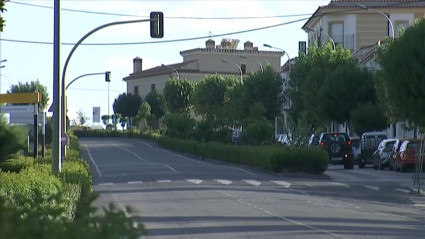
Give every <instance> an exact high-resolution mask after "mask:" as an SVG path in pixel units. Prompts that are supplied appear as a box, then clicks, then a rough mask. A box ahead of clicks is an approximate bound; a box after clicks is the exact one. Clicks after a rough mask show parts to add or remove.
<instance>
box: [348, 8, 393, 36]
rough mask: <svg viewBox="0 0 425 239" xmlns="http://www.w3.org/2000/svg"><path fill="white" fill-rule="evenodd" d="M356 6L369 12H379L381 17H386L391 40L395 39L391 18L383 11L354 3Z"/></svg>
mask: <svg viewBox="0 0 425 239" xmlns="http://www.w3.org/2000/svg"><path fill="white" fill-rule="evenodd" d="M356 6H358V7H359V8H361V9H364V10H366V11H370V12H375V13H378V14H381V15H382V16H383V17H385V18H386V19H387V21H388V23H389V24H390V26H391V30H392V35H393V36H392V38H393V40H394V39H395V35H394V34H395V31H394V25H393V22H392V21H391V19H390V18H389V17H388V16H387V15H386V14H385V13H383V12H380V11H377V10H375V9H372V8H368V7H366V6H365V5H362V4H356Z"/></svg>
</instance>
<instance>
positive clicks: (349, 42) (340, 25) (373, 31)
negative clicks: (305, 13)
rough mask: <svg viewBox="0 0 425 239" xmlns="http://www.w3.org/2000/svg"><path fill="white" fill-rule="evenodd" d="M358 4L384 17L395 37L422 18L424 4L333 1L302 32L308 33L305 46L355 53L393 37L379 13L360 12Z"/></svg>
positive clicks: (397, 0) (393, 0)
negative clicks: (331, 45) (323, 45)
mask: <svg viewBox="0 0 425 239" xmlns="http://www.w3.org/2000/svg"><path fill="white" fill-rule="evenodd" d="M357 4H362V5H363V6H365V7H368V8H373V9H374V10H377V11H380V12H383V13H385V14H386V15H387V16H388V17H389V18H390V19H391V22H392V24H393V26H394V33H395V34H394V35H395V37H396V38H397V37H399V35H400V29H401V28H407V27H409V26H411V25H412V24H413V23H414V21H415V19H422V18H424V16H425V1H408V0H381V1H364V0H357V1H355V0H333V1H330V3H329V4H328V5H325V6H321V7H318V8H317V10H316V12H315V13H314V14H313V15H312V16H311V17H310V19H309V20H308V21H307V22H306V23H305V24H304V26H303V27H302V29H303V30H304V31H305V32H307V33H308V46H311V45H312V43H313V42H322V43H325V42H328V41H329V40H330V38H332V40H333V41H334V42H335V44H336V45H338V44H342V45H343V46H344V48H345V49H349V50H352V51H353V52H357V51H358V50H360V49H362V48H363V47H366V46H369V45H371V44H375V43H376V42H377V41H378V40H381V39H385V37H386V36H392V29H391V27H390V24H389V22H388V20H387V19H386V18H385V17H384V16H382V15H381V14H379V13H376V12H372V11H367V10H364V9H362V8H361V7H360V6H358V5H357Z"/></svg>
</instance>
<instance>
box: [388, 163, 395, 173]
mask: <svg viewBox="0 0 425 239" xmlns="http://www.w3.org/2000/svg"><path fill="white" fill-rule="evenodd" d="M389 168H390V171H393V170H394V166H393V163H392V162H391V161H390V166H389Z"/></svg>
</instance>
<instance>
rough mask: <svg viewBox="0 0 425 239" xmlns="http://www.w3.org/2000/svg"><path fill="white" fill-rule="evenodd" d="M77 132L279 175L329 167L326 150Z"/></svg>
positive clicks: (111, 132)
mask: <svg viewBox="0 0 425 239" xmlns="http://www.w3.org/2000/svg"><path fill="white" fill-rule="evenodd" d="M74 133H75V135H78V137H127V138H143V139H147V140H154V141H156V142H158V144H159V145H160V146H161V147H164V148H169V149H173V150H176V151H179V152H184V153H188V154H193V155H196V156H200V157H204V158H211V159H215V160H220V161H224V162H228V163H235V164H242V165H248V166H254V167H261V168H264V169H267V170H270V171H273V172H276V173H279V172H283V171H285V172H304V173H307V174H321V173H323V172H325V171H326V169H327V168H328V164H329V159H328V155H327V153H326V151H324V150H319V149H313V148H290V147H283V146H276V145H263V146H246V145H232V144H222V143H217V142H207V143H204V142H200V141H195V140H184V139H177V138H170V137H163V136H161V135H160V134H158V133H154V134H149V133H146V132H145V133H141V132H140V131H107V130H81V131H75V132H74Z"/></svg>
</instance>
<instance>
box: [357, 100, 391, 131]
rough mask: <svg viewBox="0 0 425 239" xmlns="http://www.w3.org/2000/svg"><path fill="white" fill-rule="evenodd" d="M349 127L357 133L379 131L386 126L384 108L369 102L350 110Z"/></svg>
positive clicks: (386, 120)
mask: <svg viewBox="0 0 425 239" xmlns="http://www.w3.org/2000/svg"><path fill="white" fill-rule="evenodd" d="M350 122H351V127H352V129H353V130H354V132H356V134H357V135H362V134H363V133H365V132H371V131H381V130H384V129H386V128H387V127H388V119H387V117H386V116H385V113H384V109H383V108H382V107H381V106H380V105H378V104H373V103H371V102H369V103H366V104H364V105H361V106H359V107H358V108H356V109H354V110H352V111H351V120H350Z"/></svg>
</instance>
